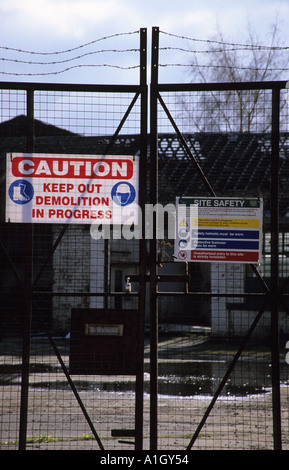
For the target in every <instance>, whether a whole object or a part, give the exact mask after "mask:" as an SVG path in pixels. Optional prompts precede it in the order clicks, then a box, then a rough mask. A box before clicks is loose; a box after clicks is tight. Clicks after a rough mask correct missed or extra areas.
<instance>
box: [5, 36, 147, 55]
mask: <svg viewBox="0 0 289 470" xmlns="http://www.w3.org/2000/svg"><path fill="white" fill-rule="evenodd" d="M137 33H139V31H131V32H127V33H115V34H111V35H109V36H103V37H101V38H98V39H94V40H93V41H90V42H86V43H85V44H80V45H79V46H76V47H73V48H70V49H65V50H62V51H54V52H37V51H27V50H24V49H18V48H14V47H7V46H0V49H4V50H7V51H14V52H19V53H22V54H33V55H58V54H68V53H70V52H74V51H77V50H79V49H83V48H84V47H88V46H91V45H93V44H96V43H98V42H101V41H105V40H107V39H114V38H117V37H119V36H129V35H131V34H137Z"/></svg>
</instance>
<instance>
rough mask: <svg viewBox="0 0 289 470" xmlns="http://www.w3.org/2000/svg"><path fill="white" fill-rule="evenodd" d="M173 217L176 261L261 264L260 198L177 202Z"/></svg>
mask: <svg viewBox="0 0 289 470" xmlns="http://www.w3.org/2000/svg"><path fill="white" fill-rule="evenodd" d="M176 214H177V217H176V237H175V247H174V256H175V260H176V261H185V262H190V261H195V262H229V263H259V262H260V261H261V255H262V226H263V200H262V199H261V198H214V197H212V198H202V197H197V198H187V197H185V198H177V201H176Z"/></svg>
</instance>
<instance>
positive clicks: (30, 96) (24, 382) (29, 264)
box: [19, 89, 34, 450]
mask: <svg viewBox="0 0 289 470" xmlns="http://www.w3.org/2000/svg"><path fill="white" fill-rule="evenodd" d="M26 100H27V140H26V142H27V144H26V147H27V152H33V148H34V92H33V90H30V89H29V90H27V97H26ZM25 246H26V253H25V287H24V288H25V293H24V296H25V305H24V309H23V323H22V335H23V337H22V372H21V399H20V423H19V450H25V449H26V440H27V422H28V389H29V367H30V338H31V318H32V283H33V224H32V223H27V224H26V240H25Z"/></svg>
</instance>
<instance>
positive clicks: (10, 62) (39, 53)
mask: <svg viewBox="0 0 289 470" xmlns="http://www.w3.org/2000/svg"><path fill="white" fill-rule="evenodd" d="M277 15H278V26H279V29H280V36H281V38H282V41H283V45H289V32H288V31H287V30H288V27H287V26H288V25H287V24H286V23H287V22H288V18H289V1H288V0H242V1H240V0H236V1H234V2H232V1H231V0H203V1H202V2H200V1H199V0H182V1H180V2H177V1H175V0H174V1H172V0H146V1H145V2H140V1H137V0H0V18H1V28H0V72H1V73H0V81H33V82H49V83H50V82H53V83H98V84H102V83H121V84H132V83H137V81H138V70H137V69H136V68H134V67H135V66H136V65H137V64H138V53H137V52H135V51H129V52H128V51H127V50H128V49H137V48H138V47H139V35H138V34H137V33H136V34H127V33H134V32H137V31H139V30H140V28H143V27H144V28H147V31H148V47H149V51H148V56H150V44H151V42H150V41H151V28H152V27H153V26H158V27H159V28H160V30H161V31H162V34H161V36H160V46H161V47H166V46H169V47H177V48H188V47H191V48H193V47H195V44H196V43H195V42H191V41H190V40H185V39H182V38H184V37H187V38H195V39H205V40H206V39H208V38H211V37H212V36H213V35H214V34H215V33H216V30H217V25H218V27H219V29H220V30H221V31H222V32H223V34H224V37H225V38H226V39H227V40H229V41H232V42H236V41H237V42H242V41H246V39H247V30H248V27H247V25H248V21H250V23H251V26H252V29H253V30H254V33H255V34H256V36H257V37H258V39H259V42H260V43H262V44H268V42H269V38H268V36H267V33H268V32H269V31H270V28H271V25H272V23H274V22H275V20H276V18H277ZM163 33H169V34H163ZM170 35H175V36H170ZM104 37H105V38H107V39H104V40H100V39H101V38H104ZM108 37H111V38H110V39H109V38H108ZM85 44H88V45H86V46H85ZM79 46H82V47H79ZM12 49H16V51H15V50H12ZM104 49H105V50H110V51H113V52H106V53H104V52H99V51H102V50H104ZM116 50H118V51H125V52H116ZM21 51H29V52H30V53H27V52H21ZM61 51H70V52H62V53H61ZM97 51H98V52H97ZM31 52H34V54H31ZM51 52H58V54H47V53H51ZM44 53H46V54H45V55H44ZM76 57H79V58H78V59H76ZM72 59H73V60H72ZM149 60H150V59H149ZM188 60H189V57H188V54H187V53H186V54H181V53H180V52H179V51H173V50H170V51H160V63H162V62H163V63H164V64H169V63H179V64H181V65H182V66H179V67H172V66H168V67H164V68H163V70H162V76H161V81H164V82H184V81H186V80H187V69H186V67H185V65H186V63H187V61H188ZM16 61H17V62H16ZM26 62H27V63H26ZM32 62H39V63H38V64H33V63H32ZM51 62H54V63H51ZM55 62H57V63H55ZM45 64H46V65H45ZM101 64H106V65H116V64H117V65H118V66H119V67H123V68H112V67H107V66H106V67H99V66H97V67H95V65H101ZM87 65H94V67H88V66H87ZM128 67H129V68H128ZM64 70H65V71H64ZM3 72H5V73H3ZM148 81H149V78H148Z"/></svg>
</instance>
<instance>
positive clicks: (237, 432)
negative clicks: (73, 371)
mask: <svg viewBox="0 0 289 470" xmlns="http://www.w3.org/2000/svg"><path fill="white" fill-rule="evenodd" d="M174 346H175V347H177V341H175V340H174ZM14 347H16V345H15V344H14ZM172 347H173V345H171V348H172ZM161 350H162V348H161V347H160V356H161V357H162V358H161V359H160V375H161V377H160V394H159V397H158V417H157V420H158V449H159V450H163V451H165V450H167V451H181V450H186V449H187V446H188V445H189V443H190V441H191V438H192V436H193V434H194V432H195V430H196V429H197V426H198V425H199V423H200V421H201V420H202V418H203V416H204V413H205V412H206V410H207V408H208V406H209V404H210V402H211V399H212V394H208V393H202V390H201V387H200V393H196V392H195V391H194V392H192V393H191V394H190V393H189V392H188V391H187V388H185V390H186V392H185V393H182V394H180V391H179V390H180V389H179V384H178V385H177V388H176V391H175V392H174V388H173V387H174V386H175V376H176V371H178V370H180V369H182V370H183V369H184V370H185V369H187V368H188V369H189V368H192V367H196V364H197V362H198V360H201V358H200V357H199V359H197V360H195V361H193V362H190V361H182V360H180V359H171V358H170V357H167V358H164V357H163V356H164V354H161ZM0 353H1V348H0ZM2 353H3V351H2ZM2 353H1V354H2ZM174 357H175V356H174ZM63 359H64V360H65V361H67V359H68V358H67V356H65V355H63ZM203 359H204V351H203V355H202V361H203ZM247 359H248V358H247ZM264 359H266V358H265V357H263V361H261V362H260V364H259V366H258V367H257V368H256V365H255V371H257V373H258V370H259V369H261V368H262V367H263V366H264ZM20 360H21V356H17V353H16V350H14V351H13V352H12V354H11V355H10V356H9V355H7V354H5V355H3V354H2V356H0V361H1V362H0V364H2V367H4V369H2V372H3V371H4V372H5V370H6V369H7V367H8V370H10V373H7V370H6V373H4V374H3V373H2V375H0V377H1V379H2V380H1V386H0V403H1V408H0V450H17V449H18V437H19V436H18V433H19V410H20V391H21V390H20V375H19V364H20ZM31 362H32V365H33V367H32V370H33V372H32V373H31V375H30V389H29V410H28V430H27V436H28V438H29V440H28V442H27V449H28V450H30V449H31V450H60V449H61V450H100V447H99V445H98V442H97V441H96V440H95V439H94V438H93V436H92V432H91V429H90V427H89V425H88V423H87V421H86V419H85V417H84V415H83V413H82V411H81V409H80V407H79V404H78V403H77V401H76V398H75V396H74V395H73V393H72V391H71V389H70V387H69V386H68V384H67V381H66V379H65V376H64V374H63V372H62V371H61V369H60V368H59V364H58V362H57V360H56V358H55V357H53V356H51V355H49V356H48V355H47V356H45V355H43V354H42V355H41V356H40V355H39V356H33V351H32V356H31ZM248 363H249V362H248ZM265 363H266V364H267V361H265ZM204 364H206V367H207V363H204V362H202V367H204ZM220 364H221V366H222V367H221V369H220V368H219V369H218V370H219V371H220V374H219V375H220V377H222V371H223V370H224V367H225V365H224V364H223V363H222V361H220ZM262 364H263V366H262ZM267 365H268V364H267ZM11 366H13V367H11ZM5 367H6V369H5ZM206 367H205V368H204V370H203V372H204V373H203V375H201V378H202V380H203V381H204V383H205V384H206V386H207V379H208V377H207V375H206V374H207V369H206ZM210 367H212V364H210ZM218 367H220V365H218ZM163 370H166V371H167V372H168V371H170V372H171V374H170V373H167V375H166V377H164V375H163ZM255 373H256V372H255ZM182 376H183V378H184V377H186V375H182ZM73 379H74V381H75V385H76V388H77V390H78V392H79V397H80V399H81V401H82V403H83V404H84V406H85V409H86V410H87V412H88V414H89V417H90V419H91V421H92V422H93V425H94V427H95V430H96V432H97V434H98V436H99V438H100V440H101V443H102V445H103V447H104V449H105V450H120V449H121V450H134V445H133V438H121V437H112V434H111V431H112V430H113V429H133V428H134V426H135V423H134V416H135V394H134V391H133V389H134V377H127V376H126V377H120V376H117V377H114V376H102V377H95V376H90V377H87V376H86V377H84V376H77V377H73ZM235 379H236V380H235V382H238V381H240V380H241V381H242V380H243V381H245V378H242V377H240V376H239V375H238V374H237V376H236V378H235ZM246 380H247V376H246ZM162 381H163V382H164V383H163V385H162ZM210 383H211V382H210ZM200 384H201V382H200V380H199V381H198V386H200ZM167 386H169V388H168V390H170V391H169V393H165V392H166V390H167V389H166V387H167ZM187 386H188V384H187ZM190 386H191V384H190ZM211 386H212V384H211ZM148 390H149V374H148V372H146V373H145V394H144V415H143V416H144V420H143V423H144V426H143V429H144V441H143V442H144V444H143V448H144V450H149V448H150V442H149V427H150V422H149V421H150V413H149V411H150V399H149V394H148ZM192 390H193V389H192ZM212 390H213V389H212ZM227 392H228V391H227ZM281 417H282V431H283V449H284V450H289V438H288V423H289V419H288V418H289V397H288V387H287V386H286V385H284V386H282V387H281ZM194 449H196V450H264V449H269V450H271V449H273V429H272V394H271V390H270V387H265V388H264V390H263V391H262V393H253V394H251V393H249V392H247V393H244V394H243V395H237V394H236V395H234V394H233V393H229V392H228V393H227V394H226V396H221V397H219V398H218V400H217V402H216V403H215V405H214V407H213V409H212V411H211V413H210V414H209V417H208V418H207V421H206V423H205V424H204V426H203V427H202V429H201V431H200V433H199V435H198V438H197V440H196V442H195V443H194V446H193V447H192V450H194Z"/></svg>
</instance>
